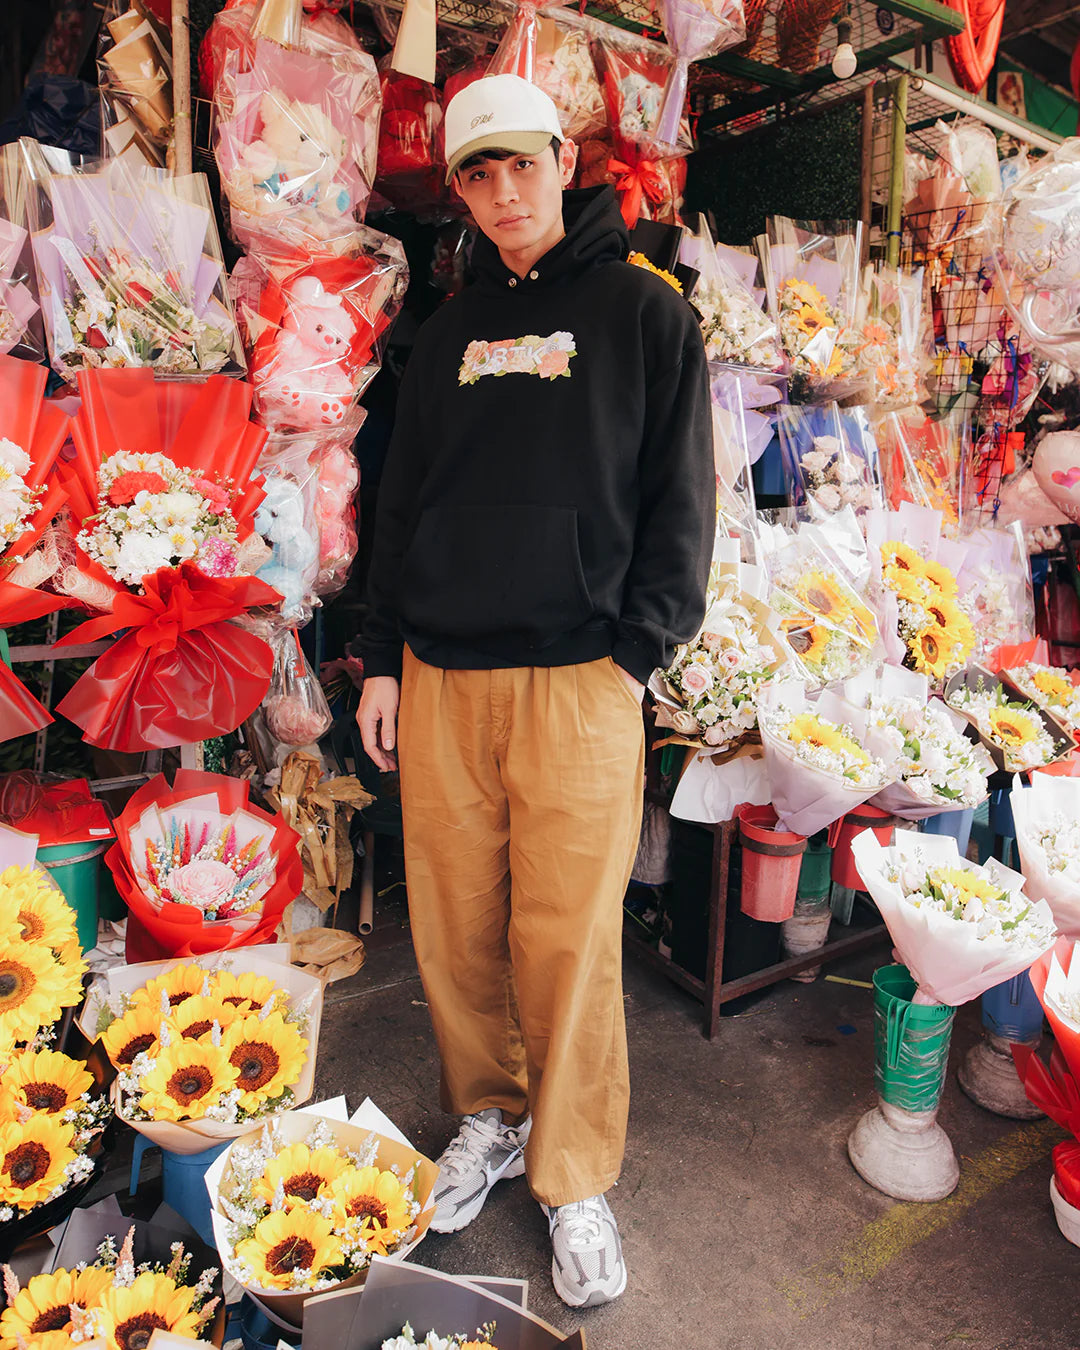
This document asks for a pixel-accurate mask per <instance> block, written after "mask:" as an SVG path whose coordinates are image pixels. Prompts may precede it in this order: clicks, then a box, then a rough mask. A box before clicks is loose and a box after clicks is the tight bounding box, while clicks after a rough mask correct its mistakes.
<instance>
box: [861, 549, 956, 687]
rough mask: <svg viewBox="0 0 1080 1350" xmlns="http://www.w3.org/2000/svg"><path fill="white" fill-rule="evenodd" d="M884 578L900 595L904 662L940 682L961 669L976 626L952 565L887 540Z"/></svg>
mask: <svg viewBox="0 0 1080 1350" xmlns="http://www.w3.org/2000/svg"><path fill="white" fill-rule="evenodd" d="M881 579H882V584H883V586H884V588H885V590H886V591H888V592H889V593H890V594H891V595H893V596H895V598H896V608H897V615H898V618H897V631H898V632H899V635H900V637H901V638H902V639H903V642H904V646H905V648H906V652H905V656H904V665H905V666H907V667H908V669H910V670H917V671H919V672H920V673H921V674H923V675H926V676H928V677H929V678H930V679H931V680H933V681H934V682H935V683H936V684H940V683H941V681H942V680H944V679H946V678H947V677H948V676H949V675H952V674H954V673H955V672H956V671H957V670H959V669H960V668H961V667H962V666H963V665H964V663H965V662H966V660H967V659H968V657H969V656H970V655H971V651H972V648H973V647H974V646H975V629H974V626H973V625H972V622H971V620H970V619H969V618H968V616H967V615H966V614H965V613H964V611H963V610H962V609H961V607H960V604H959V602H958V599H957V595H958V585H957V580H956V576H955V575H954V573H953V572H952V570H951V569H950V568H948V567H946V566H945V565H944V563H940V562H937V561H935V560H934V559H933V558H925V557H923V556H922V554H921V553H919V552H918V551H917V550H916V549H914V548H912V547H911V546H910V545H909V544H905V543H904V542H903V541H902V540H899V539H889V540H886V542H885V543H884V544H882V545H881Z"/></svg>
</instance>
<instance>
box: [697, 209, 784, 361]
mask: <svg viewBox="0 0 1080 1350" xmlns="http://www.w3.org/2000/svg"><path fill="white" fill-rule="evenodd" d="M679 261H680V262H682V263H685V264H686V266H688V267H692V268H694V270H695V271H696V272H697V273H698V281H697V285H696V286H695V287H694V297H693V298H694V308H695V309H696V310H697V311H698V313H699V314H700V315H701V335H702V337H703V338H704V340H705V355H706V356H707V357H708V359H709V361H710V362H722V363H725V364H729V365H746V366H751V367H756V368H758V369H761V370H768V371H777V370H780V369H781V367H782V366H783V362H784V358H783V355H782V353H781V351H780V340H779V331H778V329H777V327H776V322H775V320H774V319H773V318H772V316H771V315H768V314H766V313H765V311H764V310H763V309H762V308H761V304H760V302H759V300H758V298H757V296H756V295H755V288H754V283H755V280H756V275H757V271H758V266H759V264H758V260H757V258H755V257H754V255H753V254H752V253H746V254H743V253H739V252H738V251H737V250H735V249H728V248H717V246H716V245H715V244H714V243H713V240H712V236H711V235H710V233H709V227H708V224H707V222H706V220H705V217H704V216H698V222H697V228H696V230H695V232H694V233H693V234H688V235H686V236H684V238H683V241H682V243H681V244H680V246H679ZM761 294H762V297H764V292H763V291H762V293H761Z"/></svg>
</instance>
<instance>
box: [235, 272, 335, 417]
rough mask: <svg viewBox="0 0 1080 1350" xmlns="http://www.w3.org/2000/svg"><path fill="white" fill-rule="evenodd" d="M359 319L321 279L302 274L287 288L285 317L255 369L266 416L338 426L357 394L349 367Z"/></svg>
mask: <svg viewBox="0 0 1080 1350" xmlns="http://www.w3.org/2000/svg"><path fill="white" fill-rule="evenodd" d="M355 335H356V321H355V319H354V318H353V316H352V314H351V313H350V312H349V308H348V306H347V305H346V304H345V302H344V300H342V298H341V296H340V295H335V294H334V293H333V292H332V291H327V290H326V289H325V288H324V287H323V284H322V282H321V281H319V279H318V278H317V277H312V276H304V277H300V278H298V279H297V280H296V281H294V282H293V283H292V285H290V286H289V287H288V288H287V290H286V291H285V317H284V319H283V320H282V323H281V327H280V328H279V330H278V332H277V335H276V337H275V339H274V341H273V343H272V345H271V348H270V353H269V356H268V357H267V359H266V361H265V363H263V364H262V369H261V371H259V372H256V375H255V382H256V387H257V388H258V391H259V406H260V412H261V413H262V415H263V416H264V417H265V418H266V419H268V421H269V422H271V423H273V424H277V425H287V426H292V427H296V428H297V429H298V430H302V431H309V430H315V429H317V428H319V427H334V426H338V425H339V424H340V423H341V422H342V421H344V419H345V415H346V413H347V412H348V411H349V407H350V405H351V403H352V400H353V395H354V394H355V392H356V384H355V379H354V372H353V371H352V370H351V369H350V367H351V364H352V363H351V361H350V351H351V343H352V340H353V338H354V337H355Z"/></svg>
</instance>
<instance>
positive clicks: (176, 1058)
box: [139, 1039, 236, 1120]
mask: <svg viewBox="0 0 1080 1350" xmlns="http://www.w3.org/2000/svg"><path fill="white" fill-rule="evenodd" d="M235 1086H236V1070H235V1069H234V1068H233V1066H232V1065H231V1064H230V1063H229V1057H228V1055H227V1054H226V1052H225V1050H224V1048H223V1047H222V1046H220V1045H214V1043H213V1042H212V1041H185V1040H183V1039H181V1040H180V1041H178V1042H175V1043H174V1044H172V1045H168V1046H165V1047H164V1048H163V1049H162V1050H160V1051H159V1052H158V1055H157V1058H156V1059H155V1060H154V1065H153V1068H152V1069H150V1070H149V1071H148V1072H147V1073H146V1074H144V1075H143V1079H142V1089H143V1095H142V1097H141V1098H140V1099H139V1105H140V1106H141V1107H142V1109H143V1110H144V1111H145V1112H146V1113H147V1114H148V1115H149V1116H151V1117H152V1118H153V1119H154V1120H201V1119H202V1118H203V1117H204V1116H205V1115H206V1112H207V1110H208V1109H209V1108H210V1107H211V1106H216V1105H217V1102H218V1099H219V1098H220V1097H221V1095H222V1093H224V1092H228V1091H229V1090H230V1088H233V1087H235Z"/></svg>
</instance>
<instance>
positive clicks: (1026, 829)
mask: <svg viewBox="0 0 1080 1350" xmlns="http://www.w3.org/2000/svg"><path fill="white" fill-rule="evenodd" d="M1009 800H1010V804H1011V806H1012V813H1013V821H1014V823H1015V826H1016V844H1017V847H1018V848H1019V850H1020V867H1021V870H1022V871H1023V873H1024V876H1025V878H1026V882H1027V884H1026V886H1025V889H1026V891H1027V894H1028V895H1029V896H1030V897H1031V898H1032V899H1033V900H1045V901H1046V903H1047V904H1048V905H1049V906H1050V908H1051V910H1052V911H1053V914H1054V921H1055V923H1056V924H1057V926H1058V929H1059V930H1060V931H1061V932H1062V933H1063V934H1065V936H1066V937H1072V938H1080V882H1078V881H1071V880H1069V879H1067V878H1066V877H1065V876H1063V875H1062V874H1061V873H1059V872H1053V871H1051V869H1050V867H1049V865H1048V863H1047V860H1046V852H1045V850H1044V849H1043V847H1042V846H1041V845H1040V843H1039V841H1038V834H1037V831H1038V828H1039V826H1040V824H1049V823H1050V822H1051V821H1052V820H1053V819H1054V817H1055V816H1058V815H1063V816H1064V817H1065V818H1066V820H1070V821H1074V820H1077V819H1080V779H1077V778H1059V777H1055V776H1052V775H1049V774H1044V773H1033V774H1032V775H1031V786H1030V787H1029V788H1025V787H1024V786H1023V785H1022V784H1021V781H1020V778H1019V775H1017V776H1016V777H1014V778H1013V788H1012V792H1011V793H1010V794H1009Z"/></svg>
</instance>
